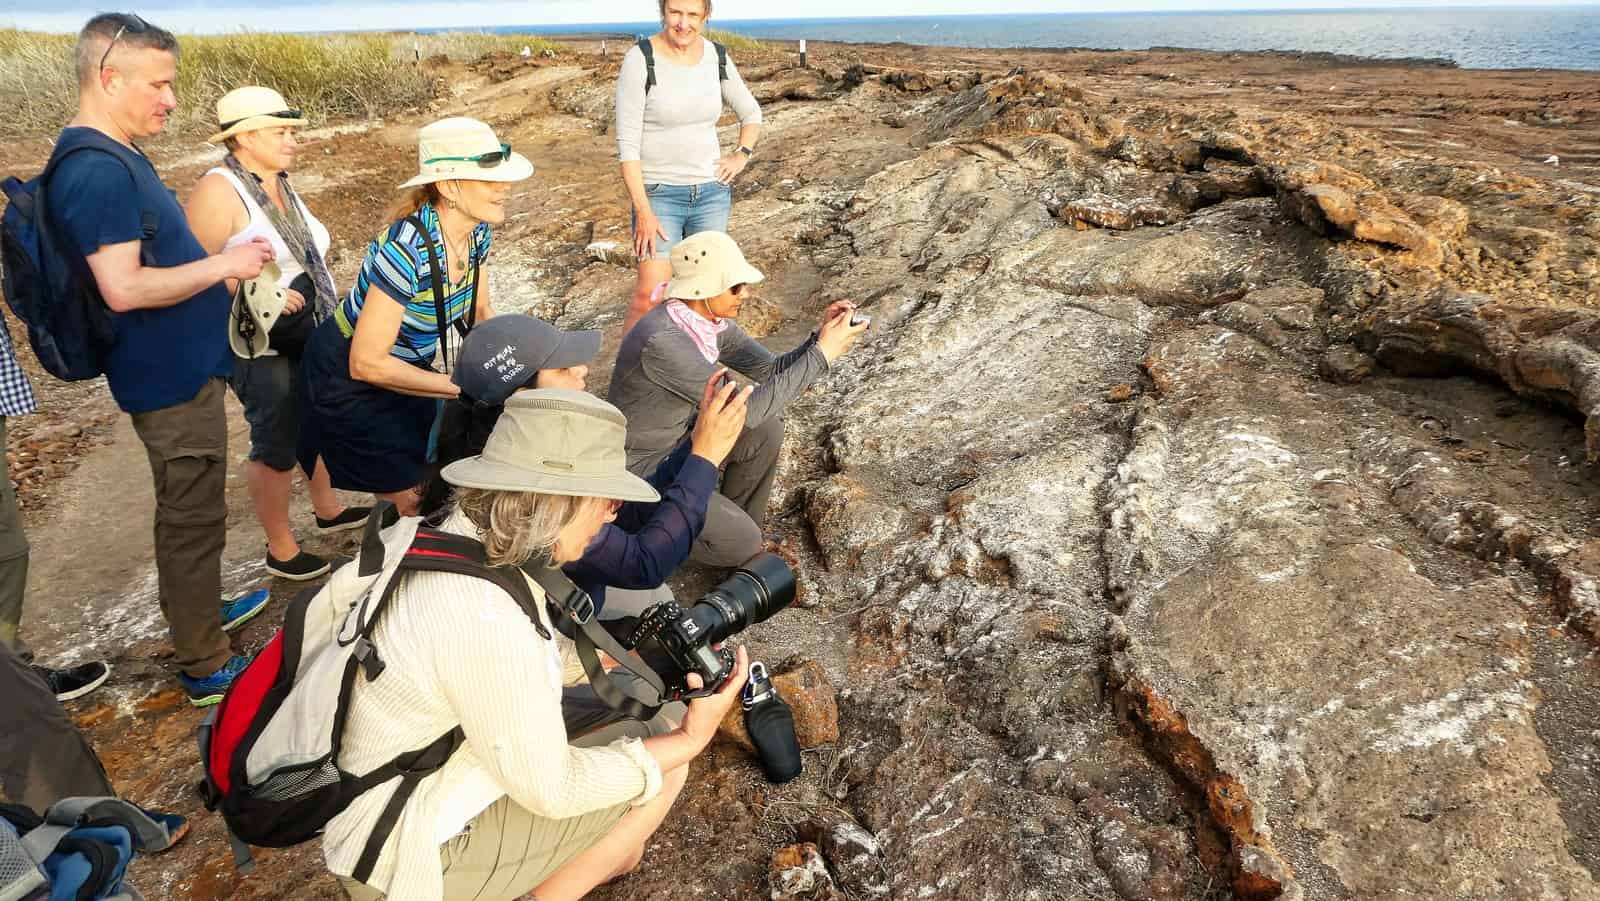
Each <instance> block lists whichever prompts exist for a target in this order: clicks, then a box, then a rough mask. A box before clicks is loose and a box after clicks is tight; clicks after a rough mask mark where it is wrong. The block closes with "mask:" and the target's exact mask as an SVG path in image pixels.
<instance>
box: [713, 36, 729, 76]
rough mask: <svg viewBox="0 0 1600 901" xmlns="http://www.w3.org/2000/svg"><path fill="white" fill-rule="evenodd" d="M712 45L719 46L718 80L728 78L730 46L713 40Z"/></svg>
mask: <svg viewBox="0 0 1600 901" xmlns="http://www.w3.org/2000/svg"><path fill="white" fill-rule="evenodd" d="M711 46H713V47H715V48H717V81H727V80H728V48H727V46H726V45H724V44H721V43H718V42H717V41H712V42H711Z"/></svg>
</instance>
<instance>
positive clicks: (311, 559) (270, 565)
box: [267, 551, 333, 582]
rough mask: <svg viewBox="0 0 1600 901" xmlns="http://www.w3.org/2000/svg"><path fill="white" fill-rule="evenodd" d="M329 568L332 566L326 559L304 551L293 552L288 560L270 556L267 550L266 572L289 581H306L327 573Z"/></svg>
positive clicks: (270, 553)
mask: <svg viewBox="0 0 1600 901" xmlns="http://www.w3.org/2000/svg"><path fill="white" fill-rule="evenodd" d="M330 569H333V567H332V566H330V565H328V561H326V560H324V559H322V558H321V557H318V556H317V555H316V554H308V553H306V552H305V551H301V552H300V553H298V554H295V555H294V557H293V558H292V559H289V560H279V559H278V558H277V557H274V556H272V552H271V551H268V552H267V572H269V573H272V574H273V575H275V576H277V577H278V578H280V579H288V580H289V581H291V582H308V581H310V580H312V579H315V578H316V577H318V576H321V575H325V574H327V572H328V570H330Z"/></svg>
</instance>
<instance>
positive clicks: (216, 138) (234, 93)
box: [206, 85, 306, 144]
mask: <svg viewBox="0 0 1600 901" xmlns="http://www.w3.org/2000/svg"><path fill="white" fill-rule="evenodd" d="M304 124H306V120H305V119H304V118H302V116H301V114H300V111H299V110H297V109H294V108H293V107H291V106H289V102H288V101H287V100H284V99H283V95H282V94H280V93H278V92H277V91H274V90H273V89H271V88H263V87H257V86H255V85H251V86H249V87H243V88H234V89H233V90H231V91H229V92H228V93H226V94H223V95H222V96H221V97H220V98H218V99H217V128H218V129H219V130H218V131H217V133H216V134H214V135H212V136H211V137H209V138H207V139H206V142H207V143H209V144H221V143H222V142H223V141H226V140H227V139H229V138H231V137H233V136H234V135H236V134H241V133H243V132H247V131H259V130H261V129H263V128H283V127H285V126H295V127H298V126H301V125H304Z"/></svg>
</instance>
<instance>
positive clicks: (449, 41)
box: [395, 31, 566, 63]
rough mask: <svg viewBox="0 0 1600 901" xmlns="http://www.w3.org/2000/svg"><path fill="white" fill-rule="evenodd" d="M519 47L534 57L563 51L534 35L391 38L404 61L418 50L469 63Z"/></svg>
mask: <svg viewBox="0 0 1600 901" xmlns="http://www.w3.org/2000/svg"><path fill="white" fill-rule="evenodd" d="M523 47H527V48H528V49H529V50H530V51H531V52H532V54H533V55H534V56H559V55H560V54H562V53H565V52H566V51H565V50H564V49H563V48H562V47H561V45H559V44H557V43H555V42H554V41H549V40H546V39H544V38H542V37H539V36H538V35H536V34H495V33H492V32H487V31H443V32H435V33H430V34H421V35H416V36H414V37H413V36H411V35H405V36H401V37H397V38H395V53H396V54H398V55H399V57H400V58H401V59H405V60H414V59H415V58H416V56H415V54H416V52H417V51H418V49H420V51H421V53H422V58H423V59H429V58H430V57H434V56H447V57H449V58H450V59H451V60H453V61H455V62H458V63H470V62H472V61H474V60H477V59H481V58H483V57H485V56H488V55H489V54H491V53H521V52H522V48H523Z"/></svg>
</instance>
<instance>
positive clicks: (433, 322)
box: [341, 204, 490, 366]
mask: <svg viewBox="0 0 1600 901" xmlns="http://www.w3.org/2000/svg"><path fill="white" fill-rule="evenodd" d="M417 217H418V218H420V219H421V220H422V222H423V224H424V225H426V226H427V227H428V231H427V234H426V235H423V234H422V233H421V232H419V231H418V230H417V228H416V226H415V225H413V224H412V223H410V222H408V221H406V220H404V219H402V220H400V221H399V222H396V223H393V224H392V225H390V226H389V227H388V228H386V229H384V232H383V234H381V235H379V236H378V238H377V239H376V240H374V241H373V242H372V244H371V245H370V246H368V247H367V257H366V260H365V261H363V262H362V264H361V274H360V275H358V276H356V284H355V287H354V288H352V289H351V291H350V294H349V296H348V297H346V298H345V299H344V304H343V307H344V309H343V311H342V312H343V316H342V317H341V318H342V319H343V320H344V321H345V322H346V323H348V324H349V325H350V327H351V328H352V329H354V327H355V324H356V320H357V319H358V318H359V317H360V316H361V307H362V305H363V304H364V303H366V299H367V295H368V293H369V292H370V291H371V289H373V288H377V289H378V290H379V291H381V292H382V293H384V294H386V295H388V296H389V297H391V298H393V299H394V301H395V302H396V303H399V304H402V305H403V306H404V307H405V315H404V317H403V318H402V319H401V322H400V334H399V336H398V337H396V339H395V343H394V348H393V349H392V350H391V351H390V353H392V354H393V355H394V356H396V357H399V358H400V359H402V360H405V361H406V362H408V363H414V364H417V365H421V366H431V365H432V364H433V356H434V352H435V351H436V350H437V348H438V343H439V326H438V317H437V315H436V314H435V311H434V303H433V273H432V271H431V270H430V269H429V266H428V251H427V245H426V244H424V243H423V242H424V241H432V242H433V248H434V252H435V253H437V254H438V255H439V268H440V271H441V272H442V273H444V272H445V270H446V265H445V247H444V240H443V237H442V235H441V233H440V231H439V214H438V212H436V211H435V210H434V208H433V206H432V205H431V204H424V205H423V207H422V209H420V210H418V211H417ZM489 240H490V236H489V226H487V225H484V224H481V223H480V224H479V225H478V227H477V228H476V229H474V230H473V232H472V258H471V260H470V261H469V263H470V265H469V266H468V271H467V274H466V276H465V277H464V278H462V279H461V282H460V284H456V285H446V286H445V318H446V320H447V322H446V325H447V326H448V325H452V324H454V323H455V321H456V320H458V319H461V318H463V317H465V316H466V315H467V308H468V306H470V304H471V302H472V269H473V268H474V267H477V266H481V265H483V262H484V261H485V260H486V259H487V258H488V256H489ZM445 277H446V278H449V275H448V274H447V273H446V274H445ZM480 281H481V279H480ZM485 287H486V286H484V285H482V284H480V285H479V288H478V290H479V291H482V290H484V288H485Z"/></svg>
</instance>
